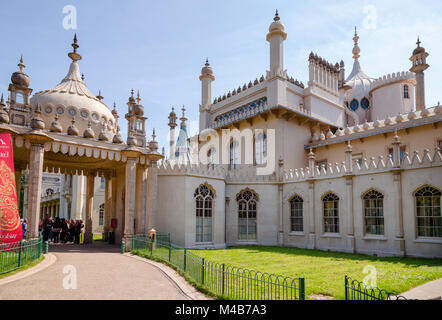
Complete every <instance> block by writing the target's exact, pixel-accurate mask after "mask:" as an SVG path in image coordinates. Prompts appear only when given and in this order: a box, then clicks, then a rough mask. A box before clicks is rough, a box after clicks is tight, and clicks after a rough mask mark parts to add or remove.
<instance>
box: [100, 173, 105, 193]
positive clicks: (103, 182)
mask: <svg viewBox="0 0 442 320" xmlns="http://www.w3.org/2000/svg"><path fill="white" fill-rule="evenodd" d="M105 188H106V178H105V177H103V176H101V181H100V189H101V190H104V189H105Z"/></svg>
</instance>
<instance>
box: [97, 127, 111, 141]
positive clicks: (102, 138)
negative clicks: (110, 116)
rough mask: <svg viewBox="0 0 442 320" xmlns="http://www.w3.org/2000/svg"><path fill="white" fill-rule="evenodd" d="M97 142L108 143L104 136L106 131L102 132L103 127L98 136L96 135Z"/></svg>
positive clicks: (107, 138)
mask: <svg viewBox="0 0 442 320" xmlns="http://www.w3.org/2000/svg"><path fill="white" fill-rule="evenodd" d="M98 140H100V141H108V140H109V137H108V136H107V134H106V131H104V125H103V127H102V129H101V131H100V134H99V135H98Z"/></svg>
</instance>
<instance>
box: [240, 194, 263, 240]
mask: <svg viewBox="0 0 442 320" xmlns="http://www.w3.org/2000/svg"><path fill="white" fill-rule="evenodd" d="M236 201H238V240H256V233H257V232H256V229H257V228H256V225H257V224H256V213H257V212H256V206H257V202H258V195H257V194H256V193H255V191H253V190H250V189H245V190H243V191H241V192H240V193H238V194H237V195H236Z"/></svg>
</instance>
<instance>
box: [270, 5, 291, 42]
mask: <svg viewBox="0 0 442 320" xmlns="http://www.w3.org/2000/svg"><path fill="white" fill-rule="evenodd" d="M284 30H285V27H284V25H283V24H282V22H281V19H280V18H279V14H278V10H276V13H275V17H274V18H273V22H272V24H271V25H270V27H269V32H270V33H273V32H282V33H284ZM286 37H287V35H286ZM284 40H285V38H284Z"/></svg>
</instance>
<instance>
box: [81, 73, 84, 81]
mask: <svg viewBox="0 0 442 320" xmlns="http://www.w3.org/2000/svg"><path fill="white" fill-rule="evenodd" d="M81 81H84V73H82V74H81Z"/></svg>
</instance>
